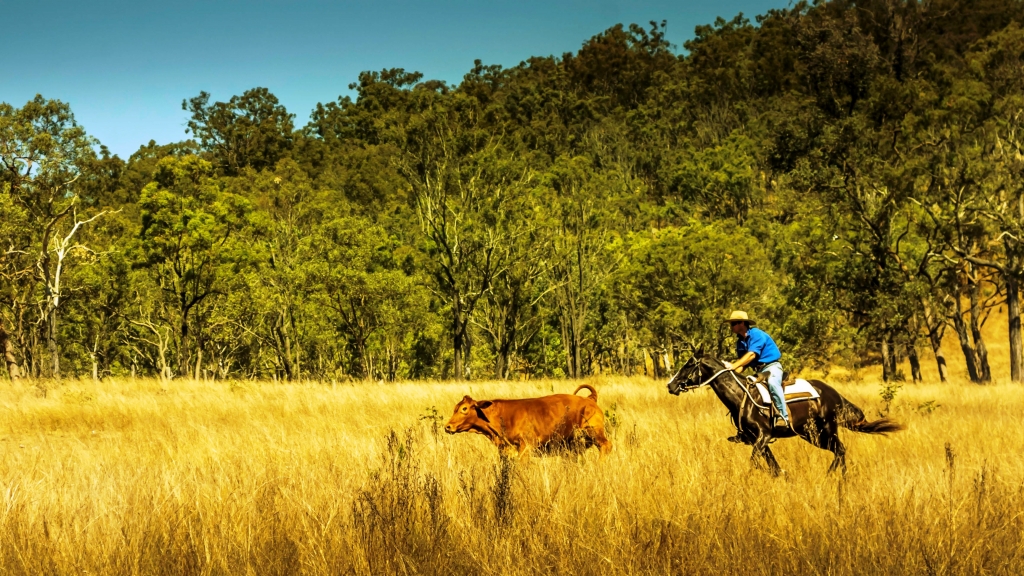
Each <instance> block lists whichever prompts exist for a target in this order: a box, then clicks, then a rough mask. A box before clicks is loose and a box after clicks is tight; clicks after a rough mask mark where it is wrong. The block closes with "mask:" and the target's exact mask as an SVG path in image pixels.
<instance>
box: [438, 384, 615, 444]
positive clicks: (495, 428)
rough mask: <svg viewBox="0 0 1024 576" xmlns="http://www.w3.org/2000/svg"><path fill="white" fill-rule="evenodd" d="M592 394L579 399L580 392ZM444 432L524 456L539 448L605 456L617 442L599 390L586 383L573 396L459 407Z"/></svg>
mask: <svg viewBox="0 0 1024 576" xmlns="http://www.w3.org/2000/svg"><path fill="white" fill-rule="evenodd" d="M583 389H587V390H589V391H590V395H589V396H585V397H584V396H577V395H576V393H577V392H579V391H580V390H583ZM444 431H445V432H447V433H449V434H457V433H459V432H476V433H477V434H483V435H484V436H486V437H487V438H488V439H489V440H490V441H491V442H493V443H494V445H495V446H497V447H498V450H505V449H509V448H515V449H516V450H518V451H519V455H520V456H521V457H525V456H526V455H528V454H529V452H530V450H531V449H533V448H541V449H545V450H548V449H553V448H559V447H562V448H569V449H580V450H585V449H586V448H589V447H590V446H594V445H597V446H598V447H599V448H600V449H601V456H602V457H604V456H605V455H607V454H608V453H609V452H611V451H612V443H611V441H610V440H608V438H607V437H606V436H605V435H604V414H602V413H601V409H600V408H598V406H597V390H594V388H593V387H592V386H589V385H587V384H583V385H581V386H580V387H578V388H576V391H575V392H573V393H572V394H553V395H551V396H544V397H542V398H524V399H522V400H480V401H477V400H473V399H472V398H470V397H469V396H465V397H463V398H462V401H461V402H459V403H458V404H456V405H455V413H454V414H452V417H451V419H450V420H448V423H447V424H445V427H444Z"/></svg>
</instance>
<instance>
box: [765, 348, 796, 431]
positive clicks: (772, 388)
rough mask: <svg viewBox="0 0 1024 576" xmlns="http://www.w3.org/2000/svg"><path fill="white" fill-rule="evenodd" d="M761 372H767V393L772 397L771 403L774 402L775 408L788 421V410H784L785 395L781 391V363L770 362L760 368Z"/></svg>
mask: <svg viewBox="0 0 1024 576" xmlns="http://www.w3.org/2000/svg"><path fill="white" fill-rule="evenodd" d="M761 372H762V373H765V372H767V373H768V394H769V395H770V396H771V397H772V404H775V410H776V411H777V412H778V413H779V414H780V415H781V416H782V417H783V418H785V419H786V421H787V422H789V411H788V410H786V397H785V396H784V395H783V393H782V364H779V363H778V362H772V363H771V364H769V365H767V366H765V367H763V368H761Z"/></svg>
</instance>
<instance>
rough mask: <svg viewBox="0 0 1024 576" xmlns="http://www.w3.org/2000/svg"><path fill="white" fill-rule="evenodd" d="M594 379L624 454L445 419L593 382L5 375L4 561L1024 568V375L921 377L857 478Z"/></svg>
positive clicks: (12, 570)
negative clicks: (557, 449)
mask: <svg viewBox="0 0 1024 576" xmlns="http://www.w3.org/2000/svg"><path fill="white" fill-rule="evenodd" d="M867 378H868V380H864V381H855V382H845V383H836V386H837V388H839V389H840V391H841V392H842V393H844V394H845V395H846V396H847V397H849V398H850V399H851V400H853V401H854V402H856V403H857V404H859V405H860V406H861V407H862V408H864V409H865V412H867V413H868V414H869V415H871V416H872V417H875V416H877V414H878V412H879V410H881V409H882V406H883V403H882V401H881V400H880V398H879V388H880V386H879V383H878V382H877V381H871V380H870V376H868V377H867ZM588 382H589V383H591V384H593V385H595V386H596V387H597V389H598V391H599V394H600V402H599V403H600V405H601V407H602V408H603V409H605V410H606V411H607V412H608V414H609V416H610V417H609V421H610V422H609V424H617V425H615V426H614V427H613V429H612V439H613V441H614V442H615V448H614V452H613V453H612V455H611V456H610V457H608V458H607V459H605V460H604V461H599V460H598V455H597V452H596V450H591V451H589V453H588V454H586V455H585V456H584V457H583V458H581V459H577V458H574V457H557V456H556V457H550V456H549V457H535V458H533V459H531V460H530V461H529V462H527V463H525V464H522V463H519V462H515V461H509V460H502V459H500V458H499V457H498V454H497V452H496V450H495V449H494V448H493V446H491V445H490V444H488V443H487V441H486V440H485V439H484V438H483V437H481V436H476V435H468V434H466V435H458V436H447V435H445V434H444V433H443V432H441V431H440V429H439V426H441V425H443V424H444V421H446V420H447V418H448V417H449V415H450V411H451V409H452V407H453V406H454V405H455V403H456V401H458V400H459V399H460V398H461V397H462V395H463V394H465V393H469V394H471V395H473V396H474V397H475V398H488V397H522V396H535V395H542V394H545V393H550V392H552V390H554V391H557V392H565V391H571V390H572V388H573V386H574V385H575V383H572V382H565V381H532V382H528V383H480V382H474V383H467V384H457V383H402V384H395V385H376V384H354V385H348V384H346V385H340V384H339V385H330V384H327V385H323V384H314V383H309V384H287V385H284V384H272V383H237V382H236V383H225V382H215V383H210V382H188V381H174V382H171V383H170V384H167V385H161V384H160V383H159V382H158V381H155V380H138V381H127V380H116V379H115V380H113V381H110V380H107V381H103V382H101V383H92V382H68V383H64V384H54V383H38V384H36V383H31V382H30V383H21V384H18V385H16V386H12V385H11V384H10V383H9V382H0V573H4V574H33V575H35V574H250V573H251V574H295V573H309V574H347V573H354V574H393V573H394V574H416V573H423V574H433V573H453V574H466V573H473V574H535V573H562V574H666V573H679V574H710V573H731V574H748V573H749V574H792V573H799V574H907V573H932V574H961V573H966V574H1020V573H1021V572H1022V571H1024V459H1022V458H1021V448H1022V447H1024V426H1022V425H1021V423H1022V421H1024V401H1022V394H1024V387H1021V386H1017V385H1010V384H1006V383H1002V384H995V385H992V386H987V387H978V386H972V385H968V384H965V383H955V384H950V385H938V384H922V385H912V384H907V385H906V386H904V387H903V388H902V389H901V390H900V391H899V392H898V394H897V396H896V399H895V401H894V402H893V404H892V406H891V412H892V415H893V416H894V417H895V418H897V419H898V420H900V421H902V422H903V423H905V424H906V425H907V426H908V430H906V431H905V432H901V433H898V434H896V435H894V436H891V437H889V438H883V437H876V436H864V435H858V434H855V433H852V432H845V433H843V439H844V441H845V442H846V443H847V446H848V448H849V462H850V473H849V474H848V476H847V477H846V478H845V479H841V478H838V477H826V476H825V475H824V472H825V469H826V467H827V466H828V464H829V462H830V461H831V455H830V454H829V453H827V452H824V451H819V450H817V449H815V448H813V447H811V446H809V445H807V444H805V443H802V442H799V441H795V440H788V441H780V442H779V443H777V444H775V445H774V446H775V452H776V454H777V456H778V457H779V460H780V462H781V463H782V466H783V467H784V468H785V469H786V470H787V475H786V477H785V478H784V479H779V480H774V479H772V478H771V477H770V476H768V474H767V473H764V472H760V471H756V470H752V468H751V466H750V464H749V460H748V458H749V449H748V448H747V447H743V446H737V445H735V444H730V443H728V442H726V440H725V438H726V436H728V435H729V434H730V433H731V429H730V425H729V423H728V420H727V419H726V416H725V412H724V409H723V408H722V406H721V405H720V404H719V403H718V402H717V400H716V398H715V397H714V396H713V394H711V393H710V392H709V391H706V390H704V391H700V392H697V393H691V394H686V395H683V396H680V397H672V396H669V395H668V394H667V393H666V391H665V387H664V384H663V383H662V382H655V381H653V380H647V379H595V380H590V381H588ZM433 407H436V410H437V414H438V417H439V418H440V421H439V420H438V419H437V418H434V417H433V415H434V412H433V411H432V408H433ZM947 447H948V448H947Z"/></svg>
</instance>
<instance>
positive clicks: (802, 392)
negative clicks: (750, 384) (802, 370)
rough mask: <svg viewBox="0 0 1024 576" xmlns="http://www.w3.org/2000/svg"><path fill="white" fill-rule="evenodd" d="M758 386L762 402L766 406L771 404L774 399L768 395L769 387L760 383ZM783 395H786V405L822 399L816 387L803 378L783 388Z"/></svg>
mask: <svg viewBox="0 0 1024 576" xmlns="http://www.w3.org/2000/svg"><path fill="white" fill-rule="evenodd" d="M756 386H757V391H758V392H760V393H761V402H764V403H765V404H769V403H771V401H772V397H771V396H770V395H769V394H768V387H767V386H765V385H764V384H761V383H760V382H758V383H757V384H756ZM782 393H783V394H785V395H786V404H790V403H793V402H803V401H805V400H814V399H816V398H820V397H821V395H820V394H818V391H817V390H815V389H814V386H811V383H810V382H808V381H807V380H804V379H803V378H797V379H796V380H795V381H794V382H793V383H792V384H790V385H789V386H783V387H782Z"/></svg>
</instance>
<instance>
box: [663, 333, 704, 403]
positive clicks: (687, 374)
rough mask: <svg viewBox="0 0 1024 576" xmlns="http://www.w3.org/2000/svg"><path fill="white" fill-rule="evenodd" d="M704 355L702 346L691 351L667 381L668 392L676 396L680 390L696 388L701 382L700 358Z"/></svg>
mask: <svg viewBox="0 0 1024 576" xmlns="http://www.w3.org/2000/svg"><path fill="white" fill-rule="evenodd" d="M703 357H704V346H703V345H701V347H700V348H698V349H696V350H694V351H693V356H691V357H690V359H689V360H687V361H686V362H684V363H683V365H682V367H680V368H679V371H678V372H676V374H675V376H673V377H672V379H671V380H669V381H668V393H669V394H673V395H675V396H678V395H679V393H680V392H686V391H687V390H692V389H693V388H697V387H698V386H700V384H701V369H700V367H701V359H702V358H703Z"/></svg>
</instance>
